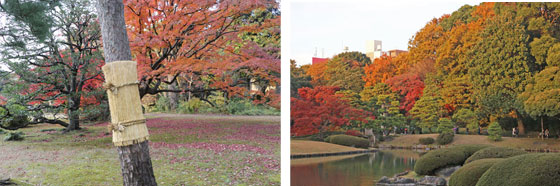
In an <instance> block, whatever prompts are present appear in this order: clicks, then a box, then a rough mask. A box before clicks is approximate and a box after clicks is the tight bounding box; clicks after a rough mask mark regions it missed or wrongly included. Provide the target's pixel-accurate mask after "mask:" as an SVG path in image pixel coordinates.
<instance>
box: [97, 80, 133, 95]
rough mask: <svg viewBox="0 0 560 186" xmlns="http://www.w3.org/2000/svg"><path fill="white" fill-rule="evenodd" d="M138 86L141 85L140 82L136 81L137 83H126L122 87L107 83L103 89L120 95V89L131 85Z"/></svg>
mask: <svg viewBox="0 0 560 186" xmlns="http://www.w3.org/2000/svg"><path fill="white" fill-rule="evenodd" d="M138 84H140V82H138V80H137V81H135V82H131V83H125V84H122V85H114V84H113V83H111V82H105V83H103V88H104V89H105V90H109V91H111V93H113V94H115V95H116V94H117V93H118V92H117V91H118V90H119V88H121V87H125V86H130V85H138Z"/></svg>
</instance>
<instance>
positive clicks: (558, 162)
mask: <svg viewBox="0 0 560 186" xmlns="http://www.w3.org/2000/svg"><path fill="white" fill-rule="evenodd" d="M559 183H560V154H558V153H529V154H524V155H519V156H514V157H511V158H507V159H505V160H504V161H501V162H498V163H496V164H494V166H492V167H490V169H488V171H486V172H485V173H484V174H483V175H482V177H480V179H479V180H478V183H477V184H476V186H495V185H516V186H534V185H537V186H557V185H558V184H559Z"/></svg>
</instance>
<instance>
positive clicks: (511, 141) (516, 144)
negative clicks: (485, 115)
mask: <svg viewBox="0 0 560 186" xmlns="http://www.w3.org/2000/svg"><path fill="white" fill-rule="evenodd" d="M437 136H438V134H416V135H401V136H399V137H396V138H394V139H393V140H391V141H386V142H383V143H381V144H382V145H392V146H397V147H410V146H413V145H417V144H418V140H419V139H420V138H423V137H432V138H434V139H436V137H437ZM459 144H487V145H493V146H499V147H513V148H519V149H531V150H535V149H550V150H560V140H558V139H552V138H551V139H544V140H543V139H537V138H512V137H502V141H498V142H494V141H490V140H488V136H483V135H464V134H456V135H455V137H454V138H453V142H452V143H451V144H450V145H459Z"/></svg>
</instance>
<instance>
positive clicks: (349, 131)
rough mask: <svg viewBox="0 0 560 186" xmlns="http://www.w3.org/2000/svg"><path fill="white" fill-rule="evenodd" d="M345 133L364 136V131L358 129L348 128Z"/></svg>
mask: <svg viewBox="0 0 560 186" xmlns="http://www.w3.org/2000/svg"><path fill="white" fill-rule="evenodd" d="M345 134H346V135H350V136H358V137H360V136H362V133H361V132H360V131H357V130H347V131H346V132H345Z"/></svg>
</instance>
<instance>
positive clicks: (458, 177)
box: [449, 149, 504, 186]
mask: <svg viewBox="0 0 560 186" xmlns="http://www.w3.org/2000/svg"><path fill="white" fill-rule="evenodd" d="M482 150H484V149H482ZM503 160H504V159H503V158H488V159H481V160H476V161H473V162H472V163H469V164H465V166H463V167H461V168H460V169H459V170H457V171H455V172H454V173H453V174H451V177H449V186H473V185H476V182H478V179H479V178H480V177H481V176H482V174H484V173H485V172H486V171H487V170H488V169H489V168H490V167H492V165H494V164H495V163H498V162H500V161H503Z"/></svg>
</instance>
